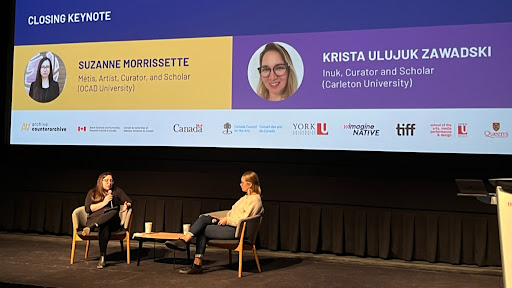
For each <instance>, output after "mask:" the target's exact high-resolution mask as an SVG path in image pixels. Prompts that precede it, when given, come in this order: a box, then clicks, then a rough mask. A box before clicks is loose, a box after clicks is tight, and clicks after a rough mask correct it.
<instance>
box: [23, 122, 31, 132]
mask: <svg viewBox="0 0 512 288" xmlns="http://www.w3.org/2000/svg"><path fill="white" fill-rule="evenodd" d="M29 129H30V123H23V124H22V125H21V131H28V130H29Z"/></svg>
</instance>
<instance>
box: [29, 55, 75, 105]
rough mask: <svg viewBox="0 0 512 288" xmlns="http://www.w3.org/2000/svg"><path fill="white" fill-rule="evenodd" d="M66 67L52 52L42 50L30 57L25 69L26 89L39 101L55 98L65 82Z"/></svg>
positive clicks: (48, 100) (43, 101)
mask: <svg viewBox="0 0 512 288" xmlns="http://www.w3.org/2000/svg"><path fill="white" fill-rule="evenodd" d="M65 75H66V69H65V68H64V65H63V64H62V61H61V60H60V59H59V58H58V57H57V56H56V55H55V54H53V53H51V52H41V53H38V54H37V55H35V56H34V57H32V59H30V61H29V63H28V65H27V68H26V70H25V89H27V93H28V95H29V96H30V97H31V98H32V99H34V100H35V101H37V102H40V103H47V102H51V101H53V100H55V99H56V98H57V97H58V96H59V95H60V93H61V92H62V88H63V87H64V83H65Z"/></svg>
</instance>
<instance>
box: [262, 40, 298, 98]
mask: <svg viewBox="0 0 512 288" xmlns="http://www.w3.org/2000/svg"><path fill="white" fill-rule="evenodd" d="M268 51H276V52H277V53H279V55H281V57H282V58H283V60H284V62H285V64H287V65H288V68H289V69H288V80H287V81H286V87H285V88H284V91H283V96H282V97H283V99H286V98H288V97H290V95H292V94H293V93H295V91H297V88H298V87H297V86H298V80H297V74H296V73H295V67H293V62H292V57H290V54H289V53H288V51H286V49H284V48H283V46H281V45H279V44H277V43H274V42H271V43H268V44H267V45H265V49H263V51H262V52H261V53H260V66H261V64H262V61H263V56H264V55H265V54H266V53H267V52H268ZM257 93H258V95H260V96H261V97H262V98H263V99H268V98H269V96H270V95H269V91H268V89H267V87H265V84H264V83H263V80H261V76H260V79H259V81H258V88H257Z"/></svg>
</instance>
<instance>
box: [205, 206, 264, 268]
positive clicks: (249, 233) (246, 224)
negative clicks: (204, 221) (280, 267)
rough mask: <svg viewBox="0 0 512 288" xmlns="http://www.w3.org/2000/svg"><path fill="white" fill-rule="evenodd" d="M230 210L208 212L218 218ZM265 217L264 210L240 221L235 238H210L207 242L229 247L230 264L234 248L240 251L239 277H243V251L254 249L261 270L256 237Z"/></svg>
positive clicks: (225, 247) (216, 245) (215, 245)
mask: <svg viewBox="0 0 512 288" xmlns="http://www.w3.org/2000/svg"><path fill="white" fill-rule="evenodd" d="M228 211H229V210H224V211H216V212H212V213H208V215H210V216H212V217H216V218H221V217H225V216H226V215H227V212H228ZM262 219H263V210H262V212H261V213H260V214H258V215H255V216H251V217H247V218H244V219H242V220H241V221H240V224H238V226H237V227H236V231H235V239H234V240H218V239H210V240H209V241H208V243H207V245H208V246H212V247H217V248H224V249H228V253H229V264H232V262H233V261H232V250H235V251H238V277H242V262H243V261H242V260H243V251H244V250H252V252H253V254H254V260H255V261H256V266H257V267H258V272H261V267H260V261H259V259H258V253H257V251H256V245H255V244H256V238H257V237H258V232H259V229H260V225H261V220H262Z"/></svg>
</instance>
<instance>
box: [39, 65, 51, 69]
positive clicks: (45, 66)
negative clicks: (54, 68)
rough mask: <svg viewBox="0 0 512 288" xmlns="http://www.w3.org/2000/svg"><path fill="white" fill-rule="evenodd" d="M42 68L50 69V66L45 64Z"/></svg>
mask: <svg viewBox="0 0 512 288" xmlns="http://www.w3.org/2000/svg"><path fill="white" fill-rule="evenodd" d="M41 69H50V66H47V65H43V66H41Z"/></svg>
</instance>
